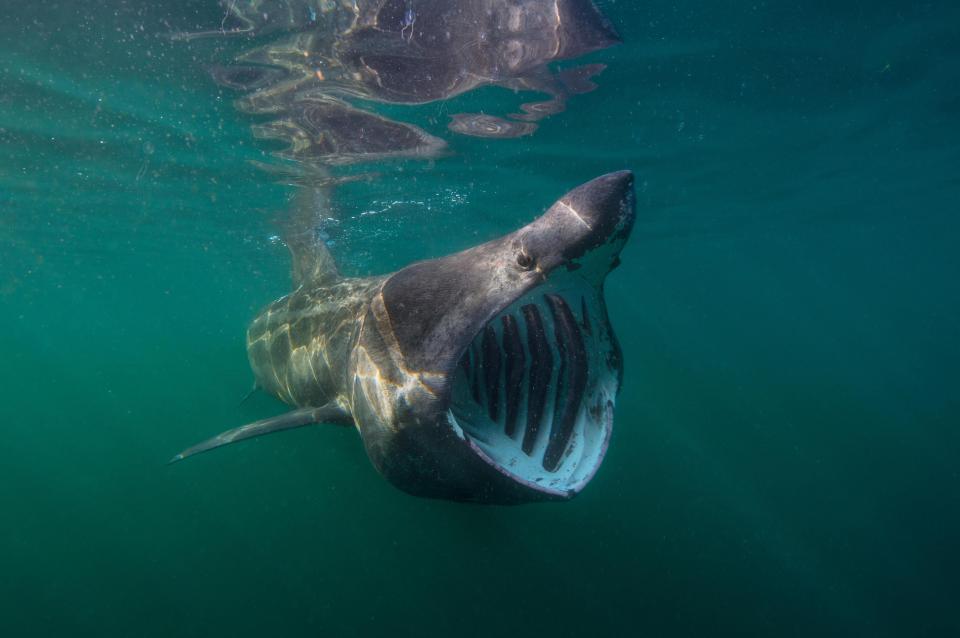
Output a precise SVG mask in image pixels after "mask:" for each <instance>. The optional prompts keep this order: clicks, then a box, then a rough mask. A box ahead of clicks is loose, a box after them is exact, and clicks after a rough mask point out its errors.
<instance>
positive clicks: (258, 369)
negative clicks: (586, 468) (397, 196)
mask: <svg viewBox="0 0 960 638" xmlns="http://www.w3.org/2000/svg"><path fill="white" fill-rule="evenodd" d="M632 187H633V177H632V174H631V173H629V172H626V171H624V172H620V173H611V174H609V175H605V176H603V177H600V178H597V179H595V180H593V181H591V182H588V183H587V184H584V185H583V186H580V187H579V188H577V189H575V190H573V191H571V192H570V193H568V194H567V195H566V196H564V197H563V198H562V199H561V200H559V201H558V202H557V203H555V204H554V205H553V206H552V207H551V208H550V209H549V210H548V211H547V212H546V213H545V214H544V215H542V216H541V217H539V218H538V219H536V220H535V221H533V222H532V223H530V224H529V225H527V226H524V227H523V228H521V229H519V230H517V231H515V232H513V233H511V234H509V235H506V236H504V237H501V238H499V239H496V240H494V241H491V242H488V243H485V244H482V245H480V246H476V247H474V248H471V249H469V250H465V251H463V252H460V253H456V254H454V255H450V256H447V257H444V258H441V259H434V260H430V261H424V262H419V263H416V264H413V265H411V266H408V267H406V268H404V269H402V270H400V271H398V272H396V273H393V274H391V275H386V276H382V277H373V278H364V279H349V278H341V277H339V275H337V274H336V271H335V270H333V269H332V268H329V267H324V263H316V260H315V259H316V258H319V259H320V260H321V262H324V260H327V259H328V257H327V256H326V254H325V253H323V252H322V251H320V252H316V253H315V254H314V256H313V257H309V256H305V255H304V253H303V252H302V250H298V249H294V255H295V258H297V259H295V263H294V271H295V278H296V279H298V280H300V285H299V287H298V288H297V289H296V290H295V291H294V292H292V293H291V294H289V295H287V296H286V297H283V298H282V299H280V300H278V301H276V302H275V303H273V304H271V305H270V306H269V307H268V308H267V309H266V310H264V312H263V313H262V314H261V315H260V316H259V317H257V318H256V319H255V320H254V322H253V323H252V325H251V326H250V329H249V332H248V338H247V344H248V352H249V356H250V363H251V366H252V368H253V371H254V373H255V374H256V378H257V382H258V384H259V385H260V386H261V387H262V388H264V389H265V390H267V391H269V392H271V393H273V394H275V395H276V396H278V397H279V398H280V399H282V400H284V401H286V402H287V403H290V404H292V405H295V406H299V407H310V406H323V405H327V404H331V403H332V404H335V405H336V406H338V407H339V410H338V411H339V412H340V413H342V415H343V418H344V420H345V421H347V422H349V421H350V420H352V421H353V422H354V423H355V425H356V427H357V429H358V431H359V432H360V435H361V437H362V438H363V442H364V445H365V447H366V450H367V453H368V455H369V457H370V460H371V461H372V462H373V465H374V466H375V467H376V468H377V470H378V471H380V473H381V474H383V475H384V476H385V477H386V478H387V479H388V480H389V481H390V482H391V483H393V484H394V485H396V486H397V487H399V488H401V489H403V490H405V491H407V492H410V493H412V494H416V495H419V496H428V497H438V498H447V499H453V500H462V501H477V502H490V503H519V502H525V501H535V500H550V499H562V498H568V497H570V496H572V495H573V494H572V493H571V494H568V495H566V496H564V495H557V494H549V493H545V492H542V491H538V490H536V489H532V488H531V487H529V486H526V485H523V484H520V483H518V482H516V481H514V480H512V479H510V478H508V477H507V476H506V475H504V474H503V473H502V472H499V471H498V470H497V469H495V468H494V467H492V466H491V465H490V464H488V463H486V462H484V461H483V460H482V459H481V458H480V457H479V456H478V455H477V454H475V453H474V451H473V450H472V449H471V447H470V446H469V445H467V444H466V443H465V441H464V440H463V439H462V438H461V437H458V436H457V434H456V433H455V431H454V430H453V429H452V428H451V427H449V424H448V423H447V417H446V414H447V410H448V408H449V406H450V400H451V385H452V378H453V375H454V372H455V368H456V366H457V362H458V360H459V358H460V357H461V355H462V354H463V352H464V350H465V348H466V347H467V346H468V345H469V344H470V342H471V340H472V339H473V338H474V337H475V336H476V335H477V334H478V333H479V332H480V331H481V330H482V329H483V327H484V326H485V325H486V323H487V322H488V321H491V320H492V319H493V318H494V317H495V316H496V315H497V313H498V312H500V311H501V310H503V309H504V308H506V307H507V306H509V305H510V304H511V303H513V302H514V301H515V300H517V299H518V298H520V297H521V296H522V295H524V294H526V293H528V292H530V291H531V290H532V289H534V288H536V287H537V286H539V285H541V284H543V283H544V282H545V281H547V278H548V277H550V275H551V274H552V273H554V272H557V271H561V270H564V269H570V270H573V269H576V268H580V267H582V266H584V265H588V266H589V267H591V268H595V269H597V272H598V273H600V275H599V280H598V284H597V285H598V286H599V285H600V284H601V283H602V277H603V276H605V275H606V273H607V272H608V271H609V270H610V269H612V268H613V267H615V266H616V264H617V263H618V260H619V258H618V254H619V252H620V248H621V247H622V245H623V243H624V242H625V241H626V238H627V236H628V234H629V232H630V229H631V227H632V224H633V219H634V199H633V190H632ZM301 248H302V247H301ZM598 260H599V261H601V262H602V263H597V262H598ZM588 261H589V262H590V263H589V264H588V263H587V262H588ZM328 265H329V264H328ZM602 320H604V321H605V320H606V318H605V317H603V318H602ZM615 365H616V366H619V359H618V360H617V361H616V362H615Z"/></svg>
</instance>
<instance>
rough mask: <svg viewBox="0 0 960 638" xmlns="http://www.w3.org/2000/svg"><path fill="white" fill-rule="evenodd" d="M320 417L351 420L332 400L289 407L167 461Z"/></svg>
mask: <svg viewBox="0 0 960 638" xmlns="http://www.w3.org/2000/svg"><path fill="white" fill-rule="evenodd" d="M324 421H327V422H333V423H351V422H352V420H351V418H350V415H349V414H347V412H346V411H345V410H344V409H343V408H342V407H340V406H339V405H336V404H335V403H328V404H327V405H325V406H323V407H319V408H300V409H298V410H293V411H292V412H287V413H286V414H281V415H279V416H275V417H271V418H269V419H263V420H262V421H255V422H253V423H249V424H247V425H242V426H240V427H238V428H234V429H232V430H227V431H226V432H222V433H220V434H218V435H217V436H215V437H213V438H211V439H207V440H206V441H203V442H202V443H197V444H196V445H194V446H193V447H189V448H187V449H186V450H184V451H183V452H181V453H180V454H177V455H176V456H175V457H173V458H172V459H170V461H169V462H168V464H169V463H176V462H177V461H182V460H183V459H185V458H187V457H188V456H193V455H194V454H200V453H201V452H206V451H207V450H212V449H214V448H218V447H220V446H221V445H226V444H228V443H234V442H236V441H242V440H243V439H249V438H253V437H255V436H262V435H264V434H272V433H273V432H280V431H281V430H290V429H293V428H299V427H303V426H304V425H313V424H314V423H322V422H324Z"/></svg>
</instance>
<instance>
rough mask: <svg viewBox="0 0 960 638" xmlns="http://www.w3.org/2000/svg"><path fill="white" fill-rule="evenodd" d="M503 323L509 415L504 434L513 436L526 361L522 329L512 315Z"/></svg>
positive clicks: (507, 316)
mask: <svg viewBox="0 0 960 638" xmlns="http://www.w3.org/2000/svg"><path fill="white" fill-rule="evenodd" d="M501 321H502V322H503V352H504V354H505V355H506V357H505V359H506V363H507V371H506V376H505V378H504V383H505V385H506V392H505V394H506V399H507V406H506V407H507V415H506V419H505V423H504V432H505V433H506V435H507V436H513V433H514V432H515V431H516V428H517V414H518V413H519V412H520V400H521V399H522V398H523V371H524V366H525V364H526V360H525V357H524V354H523V340H522V339H521V338H520V328H519V326H517V320H516V319H514V318H513V316H512V315H504V316H503V318H502V319H501Z"/></svg>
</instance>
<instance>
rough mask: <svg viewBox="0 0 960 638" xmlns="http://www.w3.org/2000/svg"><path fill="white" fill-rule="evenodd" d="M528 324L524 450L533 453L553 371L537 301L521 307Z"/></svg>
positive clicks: (551, 357)
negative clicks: (535, 303) (528, 373)
mask: <svg viewBox="0 0 960 638" xmlns="http://www.w3.org/2000/svg"><path fill="white" fill-rule="evenodd" d="M522 311H523V319H524V322H525V323H526V325H527V349H528V350H529V351H530V379H529V391H528V392H527V429H526V431H525V432H524V433H523V444H522V448H523V452H524V453H525V454H527V455H530V454H531V453H532V452H533V446H534V444H535V443H536V441H537V431H538V430H539V429H540V420H541V418H542V417H543V408H544V406H545V405H546V402H547V390H548V389H549V385H550V377H551V375H552V374H553V354H552V353H551V352H550V344H549V343H547V334H546V331H545V330H544V328H543V317H541V316H540V309H539V308H537V306H535V305H534V304H527V305H526V306H524V307H523V308H522Z"/></svg>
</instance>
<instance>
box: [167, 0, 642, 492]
mask: <svg viewBox="0 0 960 638" xmlns="http://www.w3.org/2000/svg"><path fill="white" fill-rule="evenodd" d="M221 4H222V6H223V7H224V10H225V13H224V17H223V21H222V23H221V25H220V29H218V30H215V31H210V32H205V33H196V34H187V35H184V36H183V37H184V38H192V37H199V36H225V35H232V36H240V37H244V38H249V39H250V41H251V42H252V43H254V44H253V46H252V47H251V48H249V49H248V50H246V51H245V52H243V53H241V54H239V55H238V56H236V57H234V58H233V59H232V60H231V61H230V62H229V63H227V64H216V65H211V66H210V67H208V68H209V71H210V73H211V75H212V76H213V78H214V80H215V81H216V82H217V83H218V84H220V85H221V86H223V87H226V88H228V89H230V90H234V91H239V92H241V95H240V96H239V97H238V98H237V99H236V102H235V104H236V106H237V108H238V109H239V110H241V111H242V112H244V113H248V114H252V115H253V116H255V117H256V122H255V123H254V124H253V125H252V130H253V134H254V136H255V137H257V138H262V139H272V140H279V141H280V142H283V143H285V146H286V148H284V149H283V150H280V151H277V152H276V155H277V156H279V157H280V158H281V159H283V160H286V161H287V162H286V163H284V164H282V165H278V166H274V165H263V167H264V168H266V169H268V170H271V171H274V172H276V173H278V174H283V173H285V172H286V171H288V170H290V171H291V172H292V173H293V177H294V179H293V180H292V181H294V182H295V183H298V184H300V185H301V188H300V189H299V191H298V195H297V197H296V198H295V205H294V206H293V207H292V210H291V211H290V218H289V220H287V222H286V223H285V226H284V231H283V240H284V242H285V243H286V245H287V246H288V248H289V249H290V252H291V256H292V262H293V267H292V271H293V291H292V292H291V293H290V294H288V295H286V296H285V297H282V298H281V299H279V300H277V301H276V302H274V303H272V304H271V305H270V306H268V307H267V308H266V309H265V310H264V311H263V312H262V313H261V314H260V315H259V316H258V317H257V318H256V319H255V320H254V321H253V322H252V324H251V325H250V327H249V329H248V331H247V352H248V355H249V359H250V364H251V367H252V369H253V372H254V375H255V377H256V382H257V386H258V387H259V388H261V389H263V390H266V391H268V392H270V393H271V394H273V395H275V396H276V397H278V398H280V399H281V400H282V401H284V402H286V403H288V404H290V405H291V406H293V408H294V409H293V410H292V411H290V412H288V413H286V414H282V415H279V416H276V417H273V418H269V419H265V420H262V421H257V422H255V423H251V424H249V425H245V426H242V427H239V428H236V429H233V430H229V431H227V432H224V433H222V434H220V435H218V436H215V437H213V438H211V439H209V440H206V441H204V442H202V443H200V444H198V445H195V446H193V447H191V448H189V449H187V450H185V451H183V452H182V453H180V454H178V455H177V456H175V457H174V458H173V459H172V461H179V460H182V459H184V458H186V457H188V456H192V455H194V454H197V453H200V452H204V451H207V450H211V449H214V448H217V447H220V446H223V445H226V444H228V443H232V442H235V441H240V440H243V439H247V438H250V437H255V436H260V435H263V434H269V433H271V432H277V431H281V430H286V429H290V428H295V427H301V426H306V425H311V424H317V423H340V424H346V425H353V426H354V427H355V428H356V429H357V431H358V432H359V434H360V437H361V439H362V440H363V443H364V446H365V448H366V451H367V454H368V456H369V457H370V460H371V461H372V462H373V465H374V466H375V467H376V468H377V470H378V471H379V472H380V473H381V474H382V475H383V476H385V477H386V478H387V479H388V480H389V481H390V482H391V483H393V484H394V485H396V486H397V487H399V488H400V489H403V490H405V491H407V492H409V493H411V494H415V495H419V496H426V497H436V498H446V499H452V500H459V501H474V502H484V503H522V502H528V501H538V500H563V499H568V498H571V497H572V496H574V495H575V494H577V493H578V492H580V491H581V490H582V489H583V487H584V486H585V485H586V484H587V483H588V482H589V481H590V479H591V478H592V477H593V475H594V473H595V472H596V471H597V469H598V467H599V466H600V464H601V462H602V460H603V457H604V454H605V452H606V449H607V445H608V442H609V439H610V434H611V431H612V426H613V413H614V405H615V401H616V396H617V392H618V390H619V387H620V383H621V376H622V358H621V354H620V348H619V346H618V345H617V340H616V337H615V336H614V333H613V328H612V327H611V325H610V321H609V319H608V317H607V310H606V305H605V301H604V296H603V283H604V280H605V278H606V276H607V274H608V273H609V272H610V271H611V270H612V269H613V268H615V267H616V266H617V264H618V263H619V253H620V250H621V248H622V247H623V245H624V243H625V242H626V240H627V238H628V236H629V234H630V231H631V228H632V226H633V221H634V215H635V204H634V194H633V176H632V174H631V173H629V172H627V171H622V172H618V173H611V174H608V175H604V176H602V177H598V178H596V179H594V180H592V181H590V182H587V183H586V184H583V185H581V186H579V187H577V188H575V189H573V190H572V191H570V192H569V193H567V194H566V195H564V196H563V197H561V198H560V199H559V200H558V201H557V202H556V203H555V204H553V206H551V207H550V208H549V209H548V210H547V211H546V212H545V213H544V214H543V215H542V216H540V217H538V218H537V219H535V220H534V221H533V222H531V223H529V224H528V225H526V226H524V227H523V228H520V229H519V230H516V231H514V232H512V233H510V234H508V235H505V236H503V237H500V238H499V239H495V240H493V241H489V242H487V243H484V244H481V245H479V246H475V247H473V248H470V249H468V250H464V251H462V252H459V253H456V254H453V255H449V256H446V257H442V258H439V259H432V260H428V261H423V262H419V263H415V264H412V265H410V266H407V267H406V268H403V269H402V270H399V271H397V272H395V273H392V274H388V275H382V276H376V277H361V278H351V277H344V276H341V275H340V274H339V272H338V269H337V266H336V264H335V262H334V259H333V257H332V255H331V254H330V252H329V250H328V248H327V245H326V243H325V242H324V241H323V236H322V233H321V229H322V227H323V225H324V221H323V220H324V219H326V218H328V217H329V216H330V214H331V212H330V211H331V209H332V208H331V205H330V201H329V200H330V197H331V189H332V186H333V185H334V184H338V183H341V182H343V181H347V180H350V179H356V178H358V177H359V176H358V175H356V174H348V175H347V176H343V175H335V174H334V173H333V170H334V169H337V168H338V167H342V166H344V165H348V164H357V163H363V162H373V161H381V160H397V159H415V158H434V157H438V156H440V155H442V154H444V153H445V152H446V148H447V143H446V141H445V140H443V139H441V138H440V137H437V136H435V135H433V134H431V133H429V132H428V131H426V130H424V129H422V128H420V127H418V126H415V125H413V124H410V123H406V122H401V121H396V120H393V119H390V118H388V117H386V116H385V115H383V114H381V113H378V112H377V109H376V108H375V107H376V106H377V105H382V104H411V105H412V104H424V103H429V102H434V101H440V100H446V99H449V98H451V97H454V96H457V95H460V94H462V93H465V92H467V91H471V90H473V89H476V88H479V87H482V86H494V85H495V86H501V87H505V88H508V89H512V90H514V91H527V92H535V93H536V92H539V93H542V94H545V95H546V96H547V98H548V99H545V100H543V101H539V102H528V103H523V104H520V106H519V109H518V111H519V112H518V113H512V114H507V115H506V117H499V116H496V115H492V114H488V113H457V114H454V115H452V116H451V121H450V122H449V124H448V125H447V128H448V129H449V130H450V131H453V132H455V133H460V134H463V135H471V136H475V137H487V138H500V139H504V138H520V137H524V136H528V135H531V134H533V133H534V132H535V131H536V130H537V127H538V122H539V121H540V120H542V119H543V118H545V117H549V116H551V115H554V114H557V113H560V112H562V111H563V110H564V109H565V108H566V102H567V99H568V98H569V97H570V96H572V95H576V94H579V93H585V92H587V91H591V90H593V89H594V88H596V87H595V85H594V84H593V82H592V78H593V77H594V76H596V75H597V74H598V73H599V72H600V71H602V70H603V68H604V66H603V65H602V64H588V65H584V66H579V67H572V68H569V67H568V68H565V69H561V70H554V69H552V68H550V66H549V65H550V64H552V63H554V62H557V61H561V60H568V59H572V58H575V57H578V56H581V55H583V54H586V53H590V52H592V51H597V50H600V49H603V48H606V47H608V46H611V45H613V44H615V43H616V42H618V41H619V38H618V36H617V34H616V32H615V31H614V30H613V28H612V26H611V25H610V23H609V22H608V21H607V20H606V19H605V18H604V17H603V16H602V15H601V13H600V11H599V10H598V9H597V7H596V6H595V5H594V4H593V2H591V1H590V0H223V1H222V2H221ZM391 110H392V111H393V112H398V111H397V109H391ZM288 164H289V165H292V166H293V168H289V169H288ZM284 179H285V180H286V181H291V180H290V175H289V174H287V175H284Z"/></svg>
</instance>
